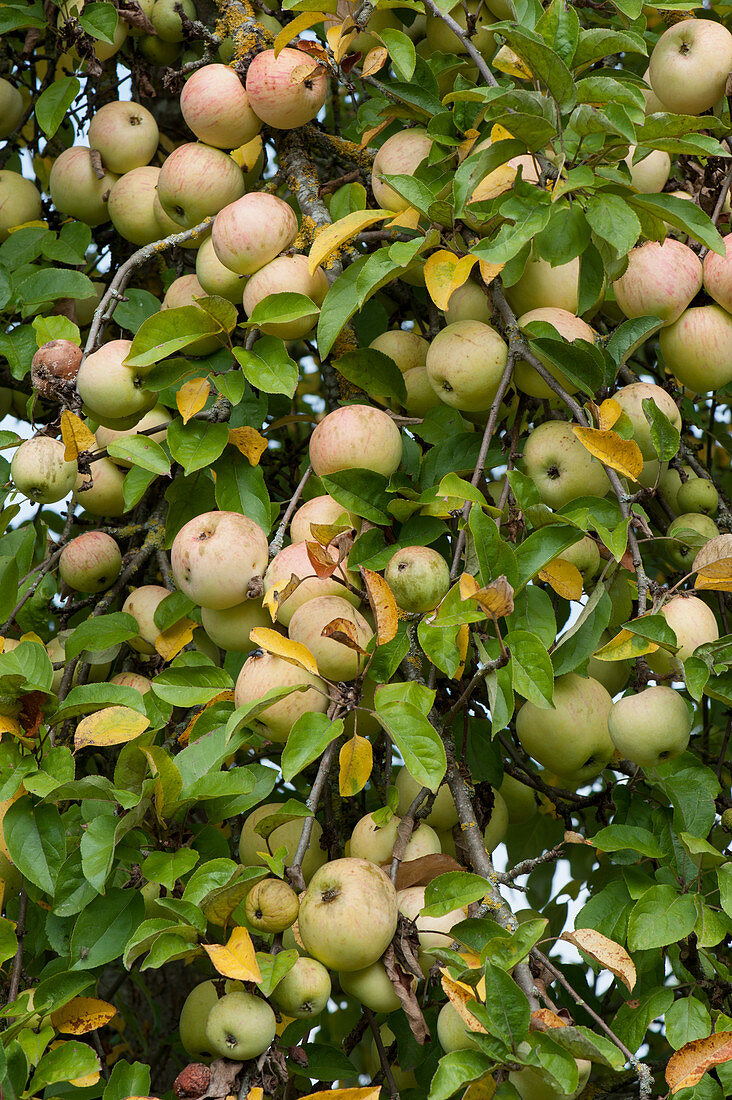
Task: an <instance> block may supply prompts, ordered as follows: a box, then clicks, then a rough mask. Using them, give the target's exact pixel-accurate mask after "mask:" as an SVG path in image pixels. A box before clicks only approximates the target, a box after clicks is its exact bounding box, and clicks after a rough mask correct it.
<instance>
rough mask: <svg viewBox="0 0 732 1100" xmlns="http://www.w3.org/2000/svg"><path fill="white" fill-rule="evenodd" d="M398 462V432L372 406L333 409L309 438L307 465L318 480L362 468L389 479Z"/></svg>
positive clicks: (394, 426) (347, 406)
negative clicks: (309, 463) (310, 465)
mask: <svg viewBox="0 0 732 1100" xmlns="http://www.w3.org/2000/svg"><path fill="white" fill-rule="evenodd" d="M401 460H402V437H401V434H400V432H399V429H398V428H397V426H396V424H395V423H394V421H393V420H392V418H391V417H390V416H389V415H388V413H385V412H384V411H383V410H382V409H375V408H373V406H371V405H342V406H341V407H340V408H338V409H334V410H333V412H330V413H328V414H327V416H324V417H323V419H322V420H321V421H320V423H319V424H317V425H316V427H315V430H314V431H313V434H312V435H311V436H310V462H311V464H312V467H313V471H314V472H315V473H316V474H317V475H318V477H322V476H323V475H328V474H336V473H338V472H339V471H340V470H360V469H364V468H367V469H369V470H373V471H375V472H376V473H378V474H383V476H384V477H391V475H392V474H393V473H394V472H395V471H396V470H397V468H398V467H399V463H400V462H401Z"/></svg>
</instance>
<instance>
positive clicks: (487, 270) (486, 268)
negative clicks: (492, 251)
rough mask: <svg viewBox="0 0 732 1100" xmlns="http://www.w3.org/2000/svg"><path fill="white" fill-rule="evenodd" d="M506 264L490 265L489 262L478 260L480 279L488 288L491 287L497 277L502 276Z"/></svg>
mask: <svg viewBox="0 0 732 1100" xmlns="http://www.w3.org/2000/svg"><path fill="white" fill-rule="evenodd" d="M505 266H506V265H505V264H489V263H488V261H487V260H478V267H479V269H480V277H481V279H482V280H483V282H484V283H485V285H486V286H490V285H491V283H492V282H493V280H494V279H495V277H496V275H500V274H501V272H502V271H503V269H504V267H505Z"/></svg>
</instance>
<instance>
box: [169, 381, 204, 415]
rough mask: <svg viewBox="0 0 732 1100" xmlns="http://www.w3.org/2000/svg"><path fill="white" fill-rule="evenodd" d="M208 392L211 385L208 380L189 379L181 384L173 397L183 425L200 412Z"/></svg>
mask: <svg viewBox="0 0 732 1100" xmlns="http://www.w3.org/2000/svg"><path fill="white" fill-rule="evenodd" d="M210 392H211V383H210V382H209V380H208V378H191V380H190V381H189V382H184V383H183V385H182V386H181V388H180V389H179V390H178V392H177V394H176V395H175V403H176V405H177V406H178V412H179V413H180V415H181V417H182V418H183V423H184V424H187V423H188V421H189V420H190V419H191V417H192V416H195V415H196V413H197V412H200V411H201V409H202V408H203V406H204V405H205V404H206V399H207V398H208V395H209V393H210Z"/></svg>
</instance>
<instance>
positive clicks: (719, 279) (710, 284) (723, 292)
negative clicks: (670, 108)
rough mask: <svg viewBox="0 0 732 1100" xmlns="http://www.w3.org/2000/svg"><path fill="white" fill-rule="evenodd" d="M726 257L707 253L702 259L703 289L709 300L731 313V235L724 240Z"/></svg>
mask: <svg viewBox="0 0 732 1100" xmlns="http://www.w3.org/2000/svg"><path fill="white" fill-rule="evenodd" d="M724 243H725V246H726V248H727V255H726V256H719V255H718V254H717V253H716V252H707V254H706V256H705V257H704V289H705V290H706V292H707V294H708V295H709V297H710V298H714V301H715V302H716V303H717V304H718V305H720V306H721V307H722V309H725V310H726V311H727V313H732V233H728V234H727V236H726V237H725V238H724Z"/></svg>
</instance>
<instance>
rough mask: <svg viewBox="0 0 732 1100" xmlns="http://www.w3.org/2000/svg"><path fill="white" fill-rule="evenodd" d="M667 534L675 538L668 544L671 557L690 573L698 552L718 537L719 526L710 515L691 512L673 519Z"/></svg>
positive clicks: (677, 566) (679, 566)
mask: <svg viewBox="0 0 732 1100" xmlns="http://www.w3.org/2000/svg"><path fill="white" fill-rule="evenodd" d="M687 484H688V483H687ZM682 488H683V486H682ZM666 534H667V536H668V538H669V539H671V540H674V541H671V542H668V543H667V544H666V552H667V554H668V556H669V558H670V559H671V561H672V562H673V563H674V565H675V566H676V568H677V569H683V571H684V572H685V573H688V572H689V570H690V569H691V566H692V563H693V561H694V558H695V557H696V555H697V552H698V551H699V550H700V549H701V547H702V546H703V545H704V543H705V542H708V541H709V539H713V538H716V536H717V535H718V534H719V528H718V527H717V525H716V523H715V522H714V520H713V519H710V517H709V516H705V515H703V514H702V513H701V512H691V513H689V514H688V515H682V516H678V517H677V518H676V519H675V520H673V521H672V522H671V523H670V524H669V526H668V531H667V532H666Z"/></svg>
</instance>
